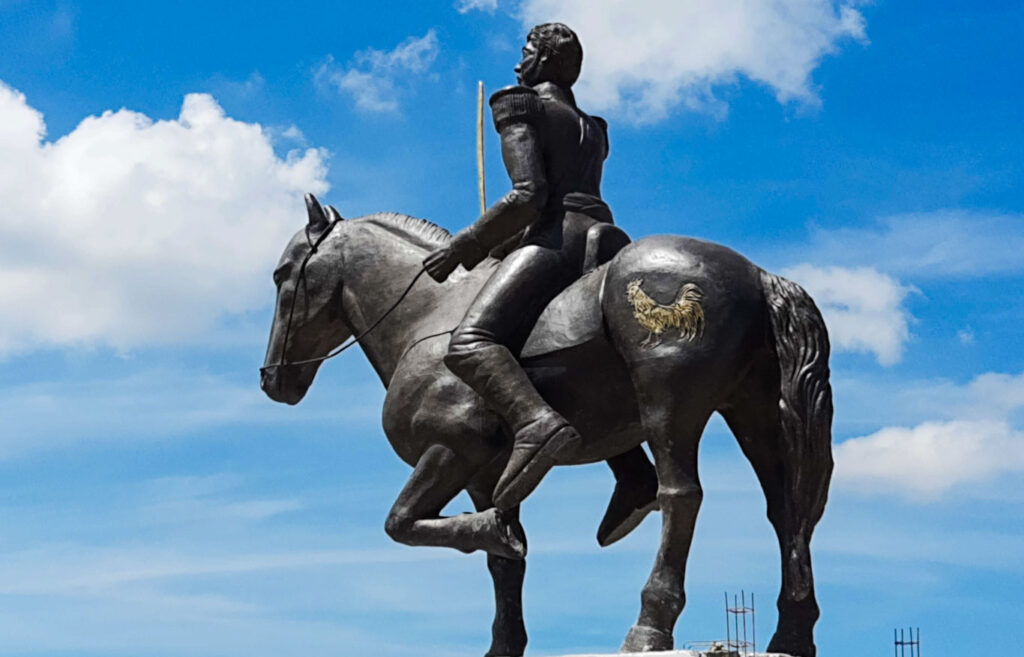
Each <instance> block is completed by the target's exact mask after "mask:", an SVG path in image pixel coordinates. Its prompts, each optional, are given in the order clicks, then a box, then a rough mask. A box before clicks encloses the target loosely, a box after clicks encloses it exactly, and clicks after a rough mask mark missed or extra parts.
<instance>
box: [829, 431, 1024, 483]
mask: <svg viewBox="0 0 1024 657" xmlns="http://www.w3.org/2000/svg"><path fill="white" fill-rule="evenodd" d="M836 463H837V465H836V478H837V479H838V480H839V481H842V482H845V483H848V484H852V485H854V486H856V487H860V488H867V489H870V490H877V489H883V490H886V489H892V490H898V491H901V492H905V493H909V494H911V495H913V496H922V497H936V496H938V495H939V494H940V493H942V492H945V491H947V490H949V489H951V488H953V487H954V486H956V485H958V484H964V483H974V482H979V481H984V480H987V479H990V478H992V477H995V476H997V475H1000V474H1003V473H1008V472H1021V471H1024V432H1021V431H1016V430H1014V429H1013V428H1012V427H1011V426H1010V425H1009V424H1008V423H1007V422H1005V421H993V420H974V421H968V420H954V421H951V422H925V423H923V424H919V425H917V426H916V427H910V428H907V427H886V428H884V429H882V430H881V431H878V432H876V433H873V434H871V435H870V436H864V437H863V438H854V439H852V440H848V441H846V442H844V443H842V444H841V445H839V446H838V447H837V448H836Z"/></svg>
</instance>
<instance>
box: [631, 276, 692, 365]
mask: <svg viewBox="0 0 1024 657" xmlns="http://www.w3.org/2000/svg"><path fill="white" fill-rule="evenodd" d="M643 282H644V281H643V279H641V278H638V279H636V280H633V281H630V282H629V284H628V285H627V286H626V295H627V298H628V299H629V303H630V304H632V306H633V317H635V318H636V321H637V322H638V323H639V324H640V326H642V327H644V328H645V329H647V330H648V331H649V333H648V334H647V339H646V340H644V341H643V342H641V343H640V346H641V347H648V348H649V347H656V346H658V345H659V344H661V334H662V333H664V332H665V331H667V330H668V329H670V328H675V329H678V330H679V339H681V340H687V341H692V340H696V339H697V338H699V337H700V336H701V335H703V334H704V308H703V307H702V306H701V305H700V302H701V300H702V299H703V298H704V293H703V292H701V290H700V288H699V287H697V286H696V285H694V284H693V283H687V284H686V285H684V286H683V287H682V288H681V289H680V290H679V294H678V295H676V300H675V301H674V302H673V303H672V304H671V305H668V306H665V305H662V304H660V303H658V302H657V301H655V300H654V299H652V298H651V297H650V296H648V295H647V293H646V292H644V291H643V288H642V285H643Z"/></svg>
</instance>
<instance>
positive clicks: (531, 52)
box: [516, 40, 545, 87]
mask: <svg viewBox="0 0 1024 657" xmlns="http://www.w3.org/2000/svg"><path fill="white" fill-rule="evenodd" d="M544 60H545V58H544V57H543V56H542V55H541V54H540V52H539V51H538V50H537V46H536V45H535V44H534V43H533V41H532V40H529V41H527V42H526V45H525V46H523V58H522V59H521V60H520V61H519V63H518V64H516V79H517V80H518V81H519V84H525V85H527V86H530V87H532V86H533V85H535V84H538V83H540V82H541V81H542V80H541V78H540V75H541V70H542V69H543V67H544Z"/></svg>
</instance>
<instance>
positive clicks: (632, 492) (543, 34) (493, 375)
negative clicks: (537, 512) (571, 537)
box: [424, 23, 657, 545]
mask: <svg viewBox="0 0 1024 657" xmlns="http://www.w3.org/2000/svg"><path fill="white" fill-rule="evenodd" d="M582 63H583V49H582V47H581V46H580V42H579V39H578V38H577V36H576V34H575V33H574V32H573V31H572V30H570V29H569V28H568V27H566V26H565V25H562V24H561V23H548V24H545V25H538V26H537V27H535V28H533V30H531V31H530V34H529V36H527V39H526V45H525V46H523V56H522V61H520V62H519V64H518V65H516V68H515V73H516V78H517V80H518V82H519V86H514V87H507V88H505V89H502V90H501V91H499V92H497V93H496V94H494V95H493V96H492V97H491V101H490V105H491V110H492V113H493V115H494V127H495V128H496V129H497V131H498V134H499V135H500V136H501V153H502V159H503V160H504V162H505V168H506V169H507V170H508V175H509V178H511V180H512V190H511V191H510V192H509V193H508V194H506V195H505V196H504V197H503V198H502V199H501V200H499V201H498V202H497V203H495V204H494V205H493V206H491V208H490V209H488V210H487V211H486V212H485V213H484V214H483V216H481V217H480V218H479V219H477V221H476V222H475V223H474V224H473V225H471V226H469V227H468V228H466V229H465V230H462V231H460V232H459V233H458V234H456V235H455V237H454V238H453V239H452V240H451V243H450V244H447V245H445V246H444V247H443V248H441V249H438V250H437V251H435V252H434V253H432V254H430V256H429V257H428V258H427V259H426V261H425V263H424V265H425V267H426V270H427V273H429V274H430V276H431V277H432V278H433V279H434V280H436V281H438V282H439V283H441V282H444V281H445V280H446V279H447V278H448V276H449V274H451V272H452V271H454V270H455V267H456V266H458V265H462V266H463V267H465V268H466V269H467V270H470V269H473V268H474V267H476V266H477V265H478V264H480V262H481V261H483V260H484V258H486V257H487V255H488V253H490V252H495V251H500V253H498V254H497V255H499V257H500V258H501V263H500V264H499V265H498V268H497V270H496V271H494V273H493V274H491V276H490V278H489V279H488V280H487V284H486V285H484V287H483V289H482V290H480V293H479V294H478V295H477V297H476V299H474V300H473V303H472V304H471V305H470V307H469V309H468V310H467V311H466V314H465V317H463V319H462V323H461V324H460V325H459V327H458V328H457V329H455V332H454V333H453V334H452V337H451V340H450V342H449V344H448V355H447V356H446V357H445V359H444V362H445V365H447V366H448V369H450V370H451V371H452V372H454V373H455V375H456V376H458V377H459V378H460V379H462V380H463V381H464V382H465V383H466V385H468V386H469V387H470V388H472V389H473V390H474V391H476V393H477V394H478V395H480V396H481V397H482V398H483V399H484V401H485V403H486V404H487V406H488V407H489V408H491V409H492V410H493V411H494V412H496V413H497V414H498V415H500V416H501V419H502V420H503V421H504V423H505V425H506V426H507V427H508V428H509V430H510V431H511V433H512V435H513V437H514V442H513V446H512V455H511V456H510V457H509V459H508V463H507V464H506V465H505V470H504V472H503V473H502V476H501V477H500V478H499V479H498V484H497V486H496V487H495V490H494V504H495V506H497V507H498V508H499V509H500V510H502V511H506V510H508V509H511V508H514V507H516V506H519V502H521V501H522V500H523V499H524V498H525V497H526V496H527V495H529V493H530V492H531V491H532V490H533V489H534V488H535V487H536V486H537V484H539V483H540V480H541V478H542V477H543V476H544V475H545V474H546V473H547V472H548V470H550V469H551V467H552V466H553V465H554V464H555V462H556V461H557V458H558V453H559V452H560V451H564V452H566V453H571V451H572V446H573V445H575V444H577V443H578V442H579V440H580V436H579V433H578V432H577V431H576V429H575V428H574V427H573V426H572V425H571V424H570V423H569V422H568V421H566V419H565V418H564V417H562V416H561V415H560V414H559V413H558V412H557V411H555V410H554V409H552V408H551V406H550V405H549V404H548V403H547V402H546V401H545V400H544V398H543V397H541V395H540V394H539V393H538V392H537V389H536V388H535V387H534V385H533V383H532V382H531V381H530V378H529V377H528V376H527V375H526V373H525V372H524V371H523V368H522V366H521V365H520V364H519V361H518V360H517V356H518V354H519V353H520V352H521V351H522V348H523V345H524V344H525V343H526V338H527V337H528V336H529V334H530V331H532V330H533V326H534V324H535V323H536V322H537V318H538V317H540V314H541V312H543V310H544V308H545V307H546V306H547V305H548V303H549V302H550V301H551V300H552V299H553V298H555V296H556V295H557V294H558V293H559V292H561V291H562V290H564V289H565V288H566V287H568V286H569V284H571V283H572V282H573V281H575V280H576V279H578V278H579V277H580V276H581V275H582V274H583V268H584V259H585V255H586V245H587V235H588V233H589V231H590V230H591V229H600V227H601V224H608V225H610V224H612V223H613V222H612V213H611V210H610V209H609V208H608V205H607V204H606V203H605V202H604V201H603V200H602V199H601V171H602V169H603V166H604V160H605V158H607V157H608V125H607V123H605V121H604V119H601V118H598V117H592V116H588V115H587V114H586V113H584V112H583V111H582V110H580V109H579V107H577V105H576V99H575V97H574V96H573V93H572V85H573V84H574V83H575V82H576V78H577V77H579V74H580V66H581V65H582ZM627 241H628V238H626V237H625V235H624V234H621V239H620V240H619V243H620V245H624V244H625V243H626V242H627ZM609 465H611V466H612V470H613V472H615V474H616V479H617V481H618V485H617V486H616V494H615V495H614V496H613V498H612V501H611V503H610V504H609V507H608V511H607V512H606V513H605V519H604V521H603V522H602V524H601V528H600V530H599V532H598V541H599V542H600V543H601V544H602V545H607V544H609V543H611V542H613V540H614V539H616V538H619V537H621V536H624V535H625V534H626V533H628V532H629V531H630V530H631V529H633V527H635V526H636V525H637V524H639V523H640V521H641V520H642V519H643V516H644V515H646V512H648V511H651V510H653V509H654V508H655V505H656V503H657V501H656V498H655V496H656V490H657V479H656V477H655V474H654V469H653V468H652V467H651V465H650V462H649V461H648V459H647V456H646V454H645V453H644V451H643V449H641V448H640V447H637V448H636V449H635V450H633V451H632V453H630V454H628V455H626V456H624V457H622V458H616V459H612V460H610V461H609Z"/></svg>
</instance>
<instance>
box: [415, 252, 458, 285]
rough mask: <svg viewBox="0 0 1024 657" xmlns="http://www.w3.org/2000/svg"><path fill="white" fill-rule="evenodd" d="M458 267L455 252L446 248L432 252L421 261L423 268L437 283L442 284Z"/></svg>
mask: <svg viewBox="0 0 1024 657" xmlns="http://www.w3.org/2000/svg"><path fill="white" fill-rule="evenodd" d="M458 266H459V255H458V254H457V253H456V252H455V249H452V248H451V247H447V246H446V247H445V248H443V249H438V250H437V251H434V252H433V253H431V254H430V255H428V256H427V259H426V260H424V261H423V268H424V269H426V270H427V273H428V274H430V277H431V278H433V279H434V280H435V281H437V282H438V283H444V282H445V281H446V280H447V279H448V277H449V276H451V273H452V272H453V271H455V268H456V267H458Z"/></svg>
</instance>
